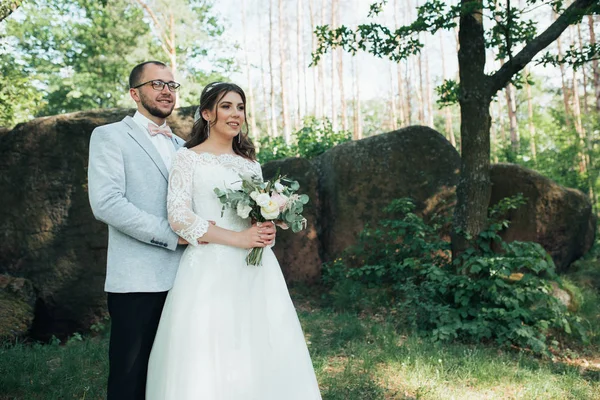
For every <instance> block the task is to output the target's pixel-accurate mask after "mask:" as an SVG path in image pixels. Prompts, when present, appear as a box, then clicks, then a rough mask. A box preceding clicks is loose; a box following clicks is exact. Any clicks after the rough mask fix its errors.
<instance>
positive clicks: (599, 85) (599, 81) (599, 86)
mask: <svg viewBox="0 0 600 400" xmlns="http://www.w3.org/2000/svg"><path fill="white" fill-rule="evenodd" d="M588 25H589V27H590V44H592V45H595V44H596V33H595V32H594V16H593V15H588ZM592 70H593V71H594V72H593V73H594V95H595V97H596V111H598V112H600V68H599V67H598V60H597V59H594V60H592Z"/></svg>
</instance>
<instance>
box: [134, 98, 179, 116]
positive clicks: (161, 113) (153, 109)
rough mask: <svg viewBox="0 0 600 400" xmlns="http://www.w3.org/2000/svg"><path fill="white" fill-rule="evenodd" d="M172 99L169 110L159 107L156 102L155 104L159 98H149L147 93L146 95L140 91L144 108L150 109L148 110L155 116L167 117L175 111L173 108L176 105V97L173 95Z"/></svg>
mask: <svg viewBox="0 0 600 400" xmlns="http://www.w3.org/2000/svg"><path fill="white" fill-rule="evenodd" d="M159 99H160V98H159ZM171 100H172V101H173V102H172V103H171V108H170V109H169V110H168V111H167V110H161V109H160V108H158V107H157V106H156V104H154V102H155V101H158V99H156V100H152V99H149V98H148V97H147V96H146V95H144V94H143V93H141V91H140V101H141V103H142V106H144V108H145V109H146V110H148V112H149V113H150V115H153V116H155V117H158V118H167V117H168V116H169V115H171V113H172V112H173V108H174V107H175V99H173V98H172V97H171Z"/></svg>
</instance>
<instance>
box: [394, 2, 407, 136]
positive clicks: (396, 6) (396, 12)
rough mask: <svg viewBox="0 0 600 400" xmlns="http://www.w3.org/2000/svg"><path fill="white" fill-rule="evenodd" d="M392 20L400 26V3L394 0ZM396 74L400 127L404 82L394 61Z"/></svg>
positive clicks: (400, 64) (403, 118)
mask: <svg viewBox="0 0 600 400" xmlns="http://www.w3.org/2000/svg"><path fill="white" fill-rule="evenodd" d="M394 22H395V24H396V28H399V27H400V3H399V0H394ZM396 75H397V80H398V117H399V118H400V127H404V126H406V115H405V110H404V109H405V101H404V83H403V82H402V80H403V79H402V63H401V62H399V63H396Z"/></svg>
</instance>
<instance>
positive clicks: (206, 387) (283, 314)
mask: <svg viewBox="0 0 600 400" xmlns="http://www.w3.org/2000/svg"><path fill="white" fill-rule="evenodd" d="M243 173H254V174H258V175H259V176H262V172H261V168H260V165H259V164H258V163H257V162H252V161H249V160H246V159H244V158H242V157H239V156H233V155H221V156H215V155H212V154H209V153H200V154H199V153H196V152H194V151H192V150H189V149H186V148H183V149H180V150H179V151H178V152H177V154H176V157H175V160H174V162H173V166H172V168H171V173H170V177H169V195H168V201H167V204H168V211H169V221H170V222H171V224H172V226H173V227H174V229H175V231H176V232H177V234H179V235H180V236H181V237H183V238H185V239H186V240H187V241H188V242H190V243H192V244H194V243H197V240H198V238H199V237H201V236H202V235H203V234H204V233H205V232H206V229H207V227H208V222H207V221H209V220H212V221H216V224H217V226H219V227H222V228H225V229H229V230H232V231H241V230H244V229H246V228H248V227H249V226H250V221H249V220H248V219H242V218H240V217H238V216H237V215H236V213H235V212H234V210H231V209H229V208H227V209H226V210H225V212H224V214H223V217H221V207H222V205H221V203H220V201H219V199H218V198H217V196H216V195H215V193H214V189H215V188H216V187H219V188H225V187H230V188H235V187H236V185H238V187H239V185H240V182H239V181H240V176H239V174H243ZM247 254H248V250H245V249H240V248H235V247H230V246H224V245H218V244H201V245H190V246H188V248H187V249H186V251H185V253H184V254H183V256H182V258H181V263H180V265H179V270H178V272H177V278H176V279H175V283H174V286H173V289H171V291H170V292H169V295H168V297H167V300H166V303H165V307H164V310H163V313H162V317H161V320H160V325H159V328H158V332H157V334H156V339H155V341H154V346H153V348H152V354H151V356H150V362H149V366H148V380H147V385H146V399H147V400H315V399H321V395H320V393H319V387H318V384H317V380H316V377H315V373H314V370H313V366H312V363H311V360H310V356H309V353H308V349H307V347H306V343H305V340H304V334H303V333H302V328H301V326H300V323H299V321H298V317H297V315H296V310H295V308H294V306H293V304H292V301H291V299H290V296H289V293H288V290H287V286H286V283H285V280H284V278H283V275H282V273H281V269H280V267H279V263H278V262H277V259H276V258H275V255H274V254H273V252H272V250H271V249H270V248H266V249H265V251H264V253H263V265H262V266H259V267H255V266H248V265H246V261H245V257H246V255H247Z"/></svg>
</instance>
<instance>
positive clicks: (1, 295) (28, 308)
mask: <svg viewBox="0 0 600 400" xmlns="http://www.w3.org/2000/svg"><path fill="white" fill-rule="evenodd" d="M36 298H37V296H36V293H35V290H34V288H33V285H32V284H31V282H30V281H29V280H27V279H24V278H15V277H12V276H8V275H0V342H2V341H4V340H13V339H15V338H23V337H25V336H27V335H28V334H29V332H30V331H31V328H32V326H33V320H34V310H35V302H36Z"/></svg>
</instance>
